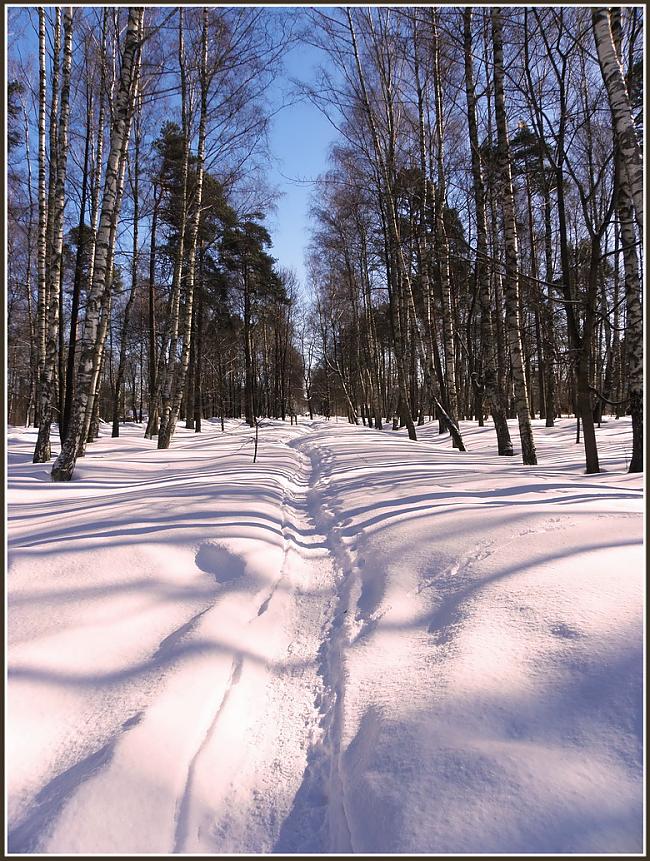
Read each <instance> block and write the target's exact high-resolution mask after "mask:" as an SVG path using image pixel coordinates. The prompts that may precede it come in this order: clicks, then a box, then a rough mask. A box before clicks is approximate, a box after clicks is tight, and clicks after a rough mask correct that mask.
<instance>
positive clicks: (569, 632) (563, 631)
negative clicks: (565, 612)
mask: <svg viewBox="0 0 650 861" xmlns="http://www.w3.org/2000/svg"><path fill="white" fill-rule="evenodd" d="M551 633H552V634H555V636H556V637H562V638H563V639H565V640H579V639H581V638H582V637H584V634H582V633H581V632H580V631H578V630H577V629H576V628H572V627H571V626H570V625H567V624H566V622H556V623H555V625H551Z"/></svg>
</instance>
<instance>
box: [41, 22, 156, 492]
mask: <svg viewBox="0 0 650 861" xmlns="http://www.w3.org/2000/svg"><path fill="white" fill-rule="evenodd" d="M143 15H144V10H143V9H141V8H133V7H132V8H130V9H129V18H128V23H127V28H126V36H125V40H124V49H123V52H122V65H121V70H120V81H119V87H118V90H117V93H116V96H115V100H114V104H113V119H112V122H111V132H110V148H109V154H108V162H107V165H106V176H105V180H104V191H103V198H102V207H101V215H100V219H99V227H98V231H97V239H96V243H95V260H94V267H93V279H92V283H91V286H90V290H89V292H88V297H87V301H86V316H85V320H84V327H83V335H82V345H81V355H80V360H79V373H78V379H77V391H76V394H75V401H74V408H73V413H72V416H71V423H70V430H69V433H68V436H67V438H66V440H65V442H64V443H63V446H62V448H61V453H60V455H59V456H58V458H57V459H56V460H55V462H54V464H53V466H52V478H53V480H54V481H69V480H70V479H71V478H72V475H73V472H74V468H75V464H76V461H77V456H78V454H79V449H80V446H81V444H82V436H83V432H84V420H85V417H86V410H87V407H88V403H89V401H90V400H91V397H92V394H93V391H92V385H93V360H94V358H95V353H96V341H97V336H98V330H99V314H100V306H101V300H102V296H103V295H104V291H105V289H106V286H107V281H108V282H109V284H110V281H109V279H110V278H111V274H112V273H111V272H110V271H109V270H108V268H107V265H108V264H110V262H111V260H112V257H113V247H112V246H111V242H112V243H113V246H114V242H115V226H116V223H117V220H118V218H119V213H118V212H117V211H116V209H117V207H116V204H117V202H118V182H119V177H120V173H121V172H123V167H124V159H125V157H126V152H125V150H126V148H125V145H124V144H125V139H128V135H129V130H130V125H131V117H132V115H133V110H134V106H135V95H136V84H137V79H138V74H139V67H140V47H141V40H142V21H143Z"/></svg>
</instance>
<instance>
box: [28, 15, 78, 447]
mask: <svg viewBox="0 0 650 861" xmlns="http://www.w3.org/2000/svg"><path fill="white" fill-rule="evenodd" d="M57 11H58V10H57ZM72 14H73V13H72V8H71V7H68V9H67V10H66V12H65V16H64V47H63V73H62V79H61V113H60V116H59V123H58V131H57V134H56V147H57V150H58V151H57V153H56V160H55V163H56V177H55V183H54V195H53V208H52V209H50V210H49V213H50V218H49V219H48V220H49V224H50V226H51V230H49V231H48V232H49V233H50V236H51V243H52V246H51V251H50V259H49V266H48V272H47V296H48V305H49V308H48V321H47V342H46V352H45V364H44V368H43V376H42V378H41V390H40V397H41V404H40V424H39V428H38V438H37V440H36V447H35V449H34V459H33V462H34V463H46V462H47V461H48V460H49V459H50V454H51V451H50V427H51V423H52V413H53V411H54V396H55V392H54V379H55V374H56V362H57V352H58V349H59V323H60V321H59V296H60V290H61V268H62V257H63V254H62V252H63V211H64V208H65V174H66V164H67V158H68V122H69V117H70V69H71V66H72ZM52 122H54V118H52Z"/></svg>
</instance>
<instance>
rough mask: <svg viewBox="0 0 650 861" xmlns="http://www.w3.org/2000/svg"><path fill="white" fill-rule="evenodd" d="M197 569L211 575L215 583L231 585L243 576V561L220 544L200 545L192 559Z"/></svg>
mask: <svg viewBox="0 0 650 861" xmlns="http://www.w3.org/2000/svg"><path fill="white" fill-rule="evenodd" d="M194 562H195V564H196V567H197V568H200V569H201V571H205V573H206V574H211V575H212V576H213V577H214V579H215V580H216V581H217V583H231V582H232V581H233V580H238V579H239V578H240V577H242V576H243V575H244V570H245V567H246V566H245V565H244V561H243V559H241V558H240V557H239V556H236V555H235V554H234V553H231V552H230V550H227V549H226V548H225V547H223V546H222V545H221V544H211V543H209V542H208V543H206V544H202V545H201V546H200V547H199V550H198V553H197V554H196V557H195V559H194Z"/></svg>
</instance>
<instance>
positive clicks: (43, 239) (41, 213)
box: [34, 6, 47, 426]
mask: <svg viewBox="0 0 650 861" xmlns="http://www.w3.org/2000/svg"><path fill="white" fill-rule="evenodd" d="M38 65H39V89H38V251H37V254H38V264H37V266H38V300H37V310H36V320H37V322H36V330H37V338H38V341H37V357H38V359H37V369H36V395H35V414H34V424H35V425H37V426H38V425H40V421H41V420H40V400H41V395H40V392H41V377H42V376H43V374H44V370H45V342H46V338H47V197H46V194H45V159H46V155H45V100H46V96H47V70H46V65H45V9H44V8H43V7H42V6H41V7H39V10H38Z"/></svg>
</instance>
